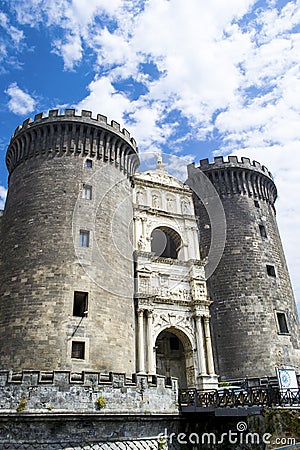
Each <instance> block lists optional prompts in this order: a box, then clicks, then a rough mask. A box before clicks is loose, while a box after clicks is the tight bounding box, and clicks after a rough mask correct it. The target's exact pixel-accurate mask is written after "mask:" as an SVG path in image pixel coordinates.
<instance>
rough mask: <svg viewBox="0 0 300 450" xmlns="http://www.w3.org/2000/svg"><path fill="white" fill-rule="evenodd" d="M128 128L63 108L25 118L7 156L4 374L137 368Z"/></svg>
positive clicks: (133, 150) (1, 301)
mask: <svg viewBox="0 0 300 450" xmlns="http://www.w3.org/2000/svg"><path fill="white" fill-rule="evenodd" d="M138 164H139V159H138V153H137V147H136V144H135V141H134V140H133V139H132V138H130V135H129V133H128V131H127V130H125V129H123V130H120V125H119V124H118V123H117V122H114V121H112V122H111V124H108V123H107V119H106V117H105V116H102V115H98V116H97V119H94V118H92V115H91V112H89V111H82V114H81V116H76V115H75V110H72V109H69V110H66V111H65V114H64V115H59V112H58V110H53V111H50V112H49V116H48V117H43V114H38V115H36V116H35V119H34V121H31V120H30V119H28V120H26V121H25V122H24V123H23V125H22V126H21V127H19V128H17V130H16V131H15V133H14V135H13V137H12V139H11V142H10V145H9V147H8V150H7V167H8V170H9V189H8V197H7V202H6V207H5V211H4V214H3V217H2V226H1V243H0V248H1V251H2V255H3V256H2V259H1V267H0V278H1V280H0V355H1V357H0V361H1V369H13V370H21V369H37V370H60V369H70V370H75V371H76V370H97V371H115V372H127V373H128V374H131V373H132V372H134V370H135V361H134V355H135V348H134V346H135V344H134V342H135V339H134V307H133V285H134V283H133V267H132V241H131V231H132V230H131V226H132V199H131V194H132V176H133V174H134V172H135V170H136V168H137V167H138Z"/></svg>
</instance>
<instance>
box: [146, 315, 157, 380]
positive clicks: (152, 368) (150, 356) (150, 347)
mask: <svg viewBox="0 0 300 450" xmlns="http://www.w3.org/2000/svg"><path fill="white" fill-rule="evenodd" d="M152 317H153V311H151V310H148V311H147V318H148V320H147V341H148V342H147V343H148V345H147V348H148V373H151V374H155V372H156V369H155V362H154V343H153V330H152Z"/></svg>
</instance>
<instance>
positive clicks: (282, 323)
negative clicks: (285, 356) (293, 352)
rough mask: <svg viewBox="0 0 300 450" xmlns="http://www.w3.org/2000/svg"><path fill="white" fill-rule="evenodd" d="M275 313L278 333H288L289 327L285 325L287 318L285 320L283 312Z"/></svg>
mask: <svg viewBox="0 0 300 450" xmlns="http://www.w3.org/2000/svg"><path fill="white" fill-rule="evenodd" d="M276 314H277V323H278V330H279V333H282V334H288V333H289V329H288V326H287V320H286V315H285V313H282V312H278V313H276Z"/></svg>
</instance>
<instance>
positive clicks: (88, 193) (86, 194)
mask: <svg viewBox="0 0 300 450" xmlns="http://www.w3.org/2000/svg"><path fill="white" fill-rule="evenodd" d="M82 198H85V199H86V200H92V186H89V185H88V184H84V185H83V188H82Z"/></svg>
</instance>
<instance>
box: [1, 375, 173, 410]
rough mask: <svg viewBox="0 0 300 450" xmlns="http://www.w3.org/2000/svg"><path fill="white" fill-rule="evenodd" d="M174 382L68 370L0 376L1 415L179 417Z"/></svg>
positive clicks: (152, 377) (158, 378)
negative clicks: (172, 415) (67, 414)
mask: <svg viewBox="0 0 300 450" xmlns="http://www.w3.org/2000/svg"><path fill="white" fill-rule="evenodd" d="M177 400H178V384H177V379H176V378H171V379H166V378H165V377H163V376H159V375H156V376H148V375H142V374H134V375H133V376H132V379H128V378H126V376H125V374H119V373H110V374H108V375H107V374H101V373H97V372H80V373H72V372H70V371H53V372H41V371H34V370H24V371H22V372H19V373H13V372H9V371H1V372H0V408H1V409H0V415H1V414H3V413H6V412H19V413H40V414H42V413H49V412H53V413H62V412H63V413H76V414H78V413H96V412H97V411H99V412H101V414H104V415H105V414H150V413H151V414H175V415H176V414H178V403H177Z"/></svg>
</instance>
